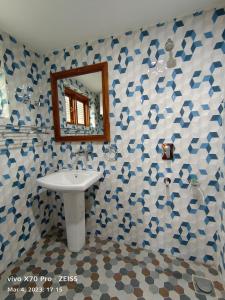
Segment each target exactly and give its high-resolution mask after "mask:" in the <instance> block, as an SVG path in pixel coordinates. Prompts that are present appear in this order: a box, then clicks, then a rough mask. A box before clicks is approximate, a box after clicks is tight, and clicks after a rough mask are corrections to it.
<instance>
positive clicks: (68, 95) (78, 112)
mask: <svg viewBox="0 0 225 300" xmlns="http://www.w3.org/2000/svg"><path fill="white" fill-rule="evenodd" d="M64 93H65V105H66V122H67V124H73V125H83V126H85V127H89V126H90V113H89V99H88V97H86V96H84V95H82V94H79V93H77V92H75V91H73V90H72V89H70V88H67V87H65V89H64Z"/></svg>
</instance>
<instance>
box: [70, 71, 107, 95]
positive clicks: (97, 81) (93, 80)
mask: <svg viewBox="0 0 225 300" xmlns="http://www.w3.org/2000/svg"><path fill="white" fill-rule="evenodd" d="M75 79H76V80H78V81H79V82H81V83H82V84H83V85H84V86H86V87H87V88H88V89H89V90H90V91H92V92H94V93H100V92H101V91H102V73H101V72H95V73H89V74H85V75H80V76H76V77H75Z"/></svg>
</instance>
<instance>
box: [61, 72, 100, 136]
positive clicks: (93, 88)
mask: <svg viewBox="0 0 225 300" xmlns="http://www.w3.org/2000/svg"><path fill="white" fill-rule="evenodd" d="M57 86H58V97H59V111H60V128H61V135H64V136H65V135H71V134H79V135H90V134H92V135H102V134H103V103H102V72H94V73H89V74H84V75H79V76H74V77H69V78H64V79H60V80H58V81H57Z"/></svg>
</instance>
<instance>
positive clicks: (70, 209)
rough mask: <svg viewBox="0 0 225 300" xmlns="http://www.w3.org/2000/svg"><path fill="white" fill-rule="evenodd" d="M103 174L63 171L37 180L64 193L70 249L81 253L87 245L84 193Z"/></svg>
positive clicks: (51, 188)
mask: <svg viewBox="0 0 225 300" xmlns="http://www.w3.org/2000/svg"><path fill="white" fill-rule="evenodd" d="M102 175H103V173H102V172H97V171H89V170H87V171H86V170H84V171H74V170H62V171H58V172H55V173H52V174H49V175H46V176H44V177H42V178H38V179H37V183H38V185H40V186H42V187H45V188H47V189H50V190H53V191H58V192H61V193H62V198H63V201H64V211H65V219H66V234H67V244H68V248H69V250H70V251H72V252H79V251H80V250H81V249H82V248H83V246H84V244H85V197H84V191H85V190H86V189H88V188H89V187H90V186H91V185H92V184H94V183H95V182H96V181H98V180H99V179H100V178H101V177H102Z"/></svg>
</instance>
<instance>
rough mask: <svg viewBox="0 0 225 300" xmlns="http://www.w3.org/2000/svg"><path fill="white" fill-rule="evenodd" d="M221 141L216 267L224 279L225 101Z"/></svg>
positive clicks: (224, 104)
mask: <svg viewBox="0 0 225 300" xmlns="http://www.w3.org/2000/svg"><path fill="white" fill-rule="evenodd" d="M222 122H223V126H222V128H221V138H222V140H221V143H222V149H223V159H222V160H221V177H220V192H221V194H220V197H219V198H218V219H217V220H218V225H219V228H218V263H219V265H218V269H219V271H220V273H221V274H222V276H223V280H224V281H225V102H224V103H223V113H222Z"/></svg>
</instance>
